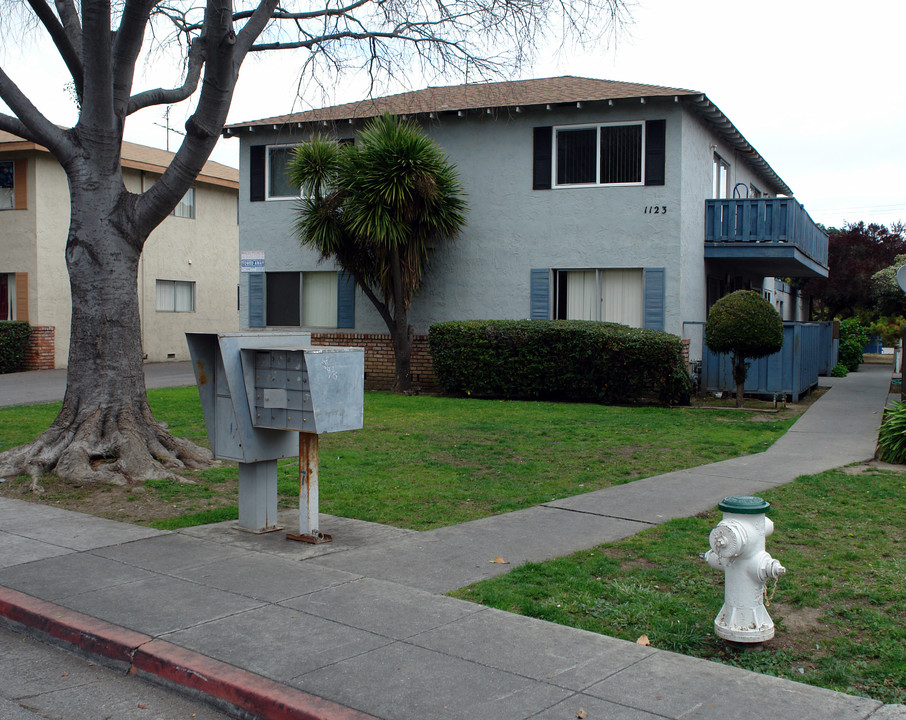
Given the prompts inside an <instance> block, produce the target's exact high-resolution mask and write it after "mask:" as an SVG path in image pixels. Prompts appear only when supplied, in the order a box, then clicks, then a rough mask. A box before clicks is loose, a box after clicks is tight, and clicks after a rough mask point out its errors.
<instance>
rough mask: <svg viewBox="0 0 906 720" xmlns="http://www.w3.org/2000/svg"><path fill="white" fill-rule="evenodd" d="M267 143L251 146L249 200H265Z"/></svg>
mask: <svg viewBox="0 0 906 720" xmlns="http://www.w3.org/2000/svg"><path fill="white" fill-rule="evenodd" d="M266 150H267V147H266V146H265V145H252V146H251V147H250V148H249V200H250V201H251V202H261V201H262V200H264V173H265V151H266Z"/></svg>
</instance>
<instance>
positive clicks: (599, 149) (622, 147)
mask: <svg viewBox="0 0 906 720" xmlns="http://www.w3.org/2000/svg"><path fill="white" fill-rule="evenodd" d="M554 143H555V144H554V152H555V159H554V163H555V172H556V175H555V176H556V184H557V185H640V184H642V178H643V177H644V175H643V173H644V168H643V167H642V166H643V158H644V157H645V151H644V134H643V132H642V123H631V124H608V125H593V126H590V127H563V128H555V132H554Z"/></svg>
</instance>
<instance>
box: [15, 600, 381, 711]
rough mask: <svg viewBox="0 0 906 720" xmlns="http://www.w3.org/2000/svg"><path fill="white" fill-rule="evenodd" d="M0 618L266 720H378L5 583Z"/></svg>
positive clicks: (137, 672)
mask: <svg viewBox="0 0 906 720" xmlns="http://www.w3.org/2000/svg"><path fill="white" fill-rule="evenodd" d="M0 619H2V620H5V621H6V622H7V624H8V625H10V626H11V627H12V628H13V629H20V628H25V629H26V630H28V631H30V632H33V633H35V634H37V635H38V636H40V637H43V638H45V639H49V640H52V641H56V643H57V644H61V645H65V646H70V647H75V648H77V649H78V650H79V651H80V652H82V653H85V654H87V655H91V656H94V657H96V658H104V659H106V660H107V661H113V663H114V664H116V665H117V666H121V667H128V669H129V671H130V672H132V673H134V674H138V675H140V676H148V677H149V679H152V680H156V681H160V682H162V683H164V684H165V685H170V686H173V685H176V686H179V687H180V688H183V689H184V690H188V691H191V693H192V694H195V695H199V694H200V695H204V696H207V697H209V698H211V699H213V700H214V701H219V702H215V705H222V703H226V704H228V705H229V706H232V707H233V708H238V709H239V710H241V711H244V712H245V713H251V714H252V715H254V716H257V717H261V718H266V720H376V718H374V716H372V715H367V714H365V713H361V712H359V711H357V710H353V709H351V708H348V707H344V706H342V705H338V704H336V703H333V702H331V701H329V700H324V699H323V698H319V697H317V696H315V695H309V694H308V693H304V692H302V691H301V690H296V689H295V688H291V687H288V686H286V685H282V684H280V683H278V682H274V681H273V680H269V679H267V678H265V677H262V676H260V675H256V674H255V673H252V672H249V671H247V670H242V669H240V668H237V667H234V666H232V665H228V664H227V663H224V662H221V661H219V660H214V659H213V658H209V657H207V656H206V655H202V654H200V653H196V652H194V651H192V650H186V649H185V648H182V647H179V646H178V645H174V644H173V643H170V642H167V641H166V640H156V639H154V638H152V637H151V636H149V635H145V634H143V633H139V632H135V631H133V630H129V629H127V628H124V627H120V626H119V625H113V624H112V623H108V622H106V621H104V620H98V619H97V618H94V617H91V616H90V615H84V614H83V613H79V612H76V611H74V610H69V609H67V608H65V607H62V606H60V605H56V604H55V603H52V602H48V601H46V600H41V599H39V598H35V597H32V596H31V595H26V594H25V593H21V592H18V591H17V590H12V589H10V588H7V587H4V586H2V585H0Z"/></svg>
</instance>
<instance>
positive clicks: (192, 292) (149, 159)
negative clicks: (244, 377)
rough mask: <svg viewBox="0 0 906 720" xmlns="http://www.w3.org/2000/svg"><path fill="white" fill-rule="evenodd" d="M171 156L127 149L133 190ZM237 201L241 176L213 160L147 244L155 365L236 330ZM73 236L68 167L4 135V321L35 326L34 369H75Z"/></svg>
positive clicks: (143, 290) (0, 232) (0, 288)
mask: <svg viewBox="0 0 906 720" xmlns="http://www.w3.org/2000/svg"><path fill="white" fill-rule="evenodd" d="M172 157H173V153H170V152H167V151H165V150H158V149H155V148H150V147H145V146H143V145H136V144H134V143H128V142H127V143H123V152H122V162H123V178H124V181H125V183H126V187H127V188H128V189H129V190H131V191H133V192H141V191H142V190H144V189H147V188H148V187H150V186H151V185H152V184H153V183H154V182H155V181H156V180H157V179H158V178H159V177H160V176H161V174H162V173H163V171H164V169H165V168H166V167H167V165H168V164H169V163H170V160H171V158H172ZM238 194H239V172H238V170H236V169H234V168H231V167H227V166H226V165H221V164H219V163H215V162H209V163H207V164H206V165H205V167H204V170H203V171H202V173H201V174H200V175H199V176H198V179H197V180H196V181H195V184H194V186H193V187H192V188H191V189H190V190H189V192H188V193H187V194H186V196H185V198H183V201H182V202H181V203H180V205H179V206H178V207H177V208H176V209H175V210H174V212H173V214H172V216H171V217H168V218H167V219H166V220H164V222H163V223H161V225H160V226H159V227H158V228H157V229H156V230H155V231H154V232H153V233H152V234H151V236H150V237H149V238H148V241H147V243H146V244H145V249H144V251H143V253H142V257H141V261H140V263H139V268H138V294H139V308H140V313H141V325H142V347H143V348H144V353H145V359H146V360H147V361H149V362H158V361H166V360H188V359H189V353H188V348H187V346H186V338H185V333H186V332H231V331H235V330H237V329H238V327H239V321H238V312H237V309H236V298H237V287H238V286H237V282H238V276H239V250H238V243H239V230H238V228H239V226H238V217H237V204H238V199H239V195H238ZM68 229H69V189H68V184H67V181H66V174H65V173H64V172H63V168H61V167H60V165H59V163H58V162H57V161H56V159H54V157H53V156H52V155H51V154H50V153H49V152H48V151H47V150H46V149H45V148H43V147H41V146H40V145H36V144H35V143H32V142H29V141H25V140H22V139H21V138H18V137H16V136H15V135H10V134H9V133H4V132H2V131H0V320H27V321H28V322H29V323H30V324H31V325H32V327H33V328H35V332H34V334H33V348H32V352H31V353H30V354H29V358H28V361H27V366H28V367H29V368H48V367H65V366H66V364H67V361H68V355H69V330H70V328H69V325H70V313H71V308H72V305H71V298H70V293H69V276H68V275H67V272H66V261H65V257H64V248H65V243H66V235H67V232H68Z"/></svg>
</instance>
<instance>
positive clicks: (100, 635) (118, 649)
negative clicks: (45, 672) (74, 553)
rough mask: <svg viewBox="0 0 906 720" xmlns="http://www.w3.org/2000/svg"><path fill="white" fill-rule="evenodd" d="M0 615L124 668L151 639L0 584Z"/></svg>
mask: <svg viewBox="0 0 906 720" xmlns="http://www.w3.org/2000/svg"><path fill="white" fill-rule="evenodd" d="M0 615H3V616H4V617H6V618H9V619H10V620H13V621H14V622H17V623H20V624H21V625H25V626H26V627H29V628H32V629H35V630H39V631H40V632H42V633H44V634H46V635H49V636H51V637H53V638H56V639H57V640H62V641H64V642H67V643H70V644H72V645H75V646H76V647H78V648H79V649H80V650H83V651H85V652H87V653H91V654H93V655H101V656H103V657H106V658H110V659H111V660H116V661H117V662H123V663H126V664H127V665H129V664H131V663H132V653H133V652H134V651H135V648H137V647H139V646H141V645H144V644H145V643H147V642H150V641H151V639H152V638H151V636H149V635H144V634H142V633H137V632H134V631H132V630H127V629H126V628H123V627H120V626H119V625H112V624H111V623H108V622H104V621H103V620H98V619H97V618H93V617H91V616H90V615H84V614H82V613H79V612H76V611H74V610H69V609H67V608H64V607H61V606H60V605H56V604H54V603H51V602H47V601H45V600H39V599H38V598H35V597H32V596H31V595H26V594H25V593H20V592H17V591H16V590H11V589H9V588H6V587H3V586H2V585H0Z"/></svg>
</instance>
